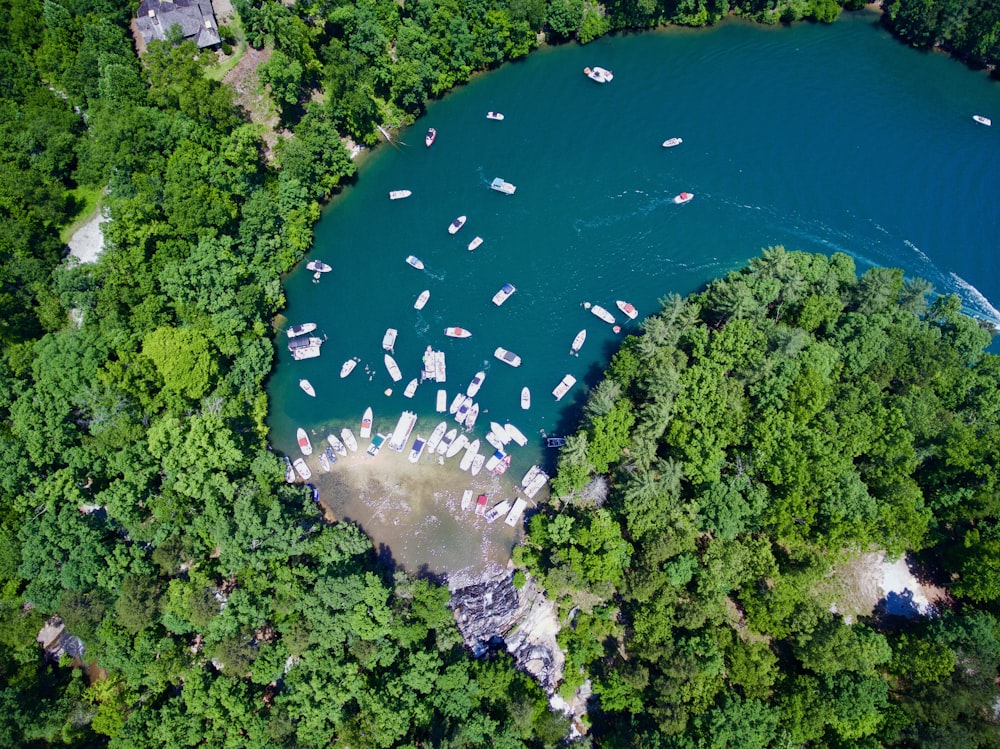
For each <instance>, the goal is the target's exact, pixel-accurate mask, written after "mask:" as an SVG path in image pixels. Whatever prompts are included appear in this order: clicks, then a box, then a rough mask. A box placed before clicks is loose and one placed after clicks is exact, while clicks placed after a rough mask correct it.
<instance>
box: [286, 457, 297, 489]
mask: <svg viewBox="0 0 1000 749" xmlns="http://www.w3.org/2000/svg"><path fill="white" fill-rule="evenodd" d="M285 481H287V482H288V483H289V484H294V483H295V466H293V465H292V461H290V460H289V459H288V456H287V455H286V456H285Z"/></svg>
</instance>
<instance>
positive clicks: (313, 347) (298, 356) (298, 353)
mask: <svg viewBox="0 0 1000 749" xmlns="http://www.w3.org/2000/svg"><path fill="white" fill-rule="evenodd" d="M322 345H323V339H322V338H317V337H316V336H309V337H308V338H295V339H293V340H291V341H289V342H288V350H289V351H291V352H292V358H293V359H295V361H301V360H303V359H315V358H316V357H317V356H319V354H320V351H319V347H320V346H322Z"/></svg>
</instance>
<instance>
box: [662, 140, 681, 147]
mask: <svg viewBox="0 0 1000 749" xmlns="http://www.w3.org/2000/svg"><path fill="white" fill-rule="evenodd" d="M683 142H684V140H683V139H682V138H667V139H666V140H665V141H663V147H664V148H673V147H674V146H679V145H680V144H681V143H683Z"/></svg>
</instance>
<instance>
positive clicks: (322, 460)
mask: <svg viewBox="0 0 1000 749" xmlns="http://www.w3.org/2000/svg"><path fill="white" fill-rule="evenodd" d="M319 467H320V468H322V469H323V471H324V472H326V473H329V472H330V468H331V464H330V459H329V458H328V457H326V453H325V452H323V453H320V454H319Z"/></svg>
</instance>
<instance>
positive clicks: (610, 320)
mask: <svg viewBox="0 0 1000 749" xmlns="http://www.w3.org/2000/svg"><path fill="white" fill-rule="evenodd" d="M590 311H591V312H592V313H593V314H594V315H595V316H597V317H599V318H600V319H602V320H604V322H606V323H607V324H608V325H614V324H615V316H614V315H612V314H611V313H610V312H608V311H607V310H606V309H604V307H602V306H601V305H599V304H595V305H593V306H592V307H591V308H590Z"/></svg>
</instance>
